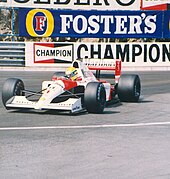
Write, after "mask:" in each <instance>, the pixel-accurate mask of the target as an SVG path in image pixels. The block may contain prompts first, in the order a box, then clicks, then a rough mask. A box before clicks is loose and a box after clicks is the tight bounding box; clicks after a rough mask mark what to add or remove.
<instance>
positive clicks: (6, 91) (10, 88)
mask: <svg viewBox="0 0 170 179" xmlns="http://www.w3.org/2000/svg"><path fill="white" fill-rule="evenodd" d="M22 90H24V83H23V81H22V80H20V79H17V78H9V79H7V80H6V81H5V83H4V85H3V88H2V102H3V104H4V106H6V102H7V101H8V100H9V99H10V98H12V97H13V96H16V95H17V96H23V95H24V93H23V92H22Z"/></svg>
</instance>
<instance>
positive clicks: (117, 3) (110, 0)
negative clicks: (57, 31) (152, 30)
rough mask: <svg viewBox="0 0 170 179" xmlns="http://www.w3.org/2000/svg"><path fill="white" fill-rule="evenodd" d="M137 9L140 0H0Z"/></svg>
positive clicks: (4, 2) (4, 1)
mask: <svg viewBox="0 0 170 179" xmlns="http://www.w3.org/2000/svg"><path fill="white" fill-rule="evenodd" d="M2 6H6V7H29V8H53V9H75V10H77V9H86V10H92V9H95V10H139V9H140V0H1V1H0V7H2Z"/></svg>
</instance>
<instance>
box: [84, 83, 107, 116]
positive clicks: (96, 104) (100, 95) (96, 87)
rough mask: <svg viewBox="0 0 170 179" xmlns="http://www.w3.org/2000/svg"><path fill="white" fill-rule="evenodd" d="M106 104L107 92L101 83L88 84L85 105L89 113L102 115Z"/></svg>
mask: <svg viewBox="0 0 170 179" xmlns="http://www.w3.org/2000/svg"><path fill="white" fill-rule="evenodd" d="M105 103H106V91H105V88H104V85H103V84H102V83H100V82H90V83H88V84H87V86H86V89H85V93H84V105H85V108H86V109H87V111H88V112H89V113H102V112H103V110H104V107H105Z"/></svg>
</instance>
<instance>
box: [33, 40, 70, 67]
mask: <svg viewBox="0 0 170 179" xmlns="http://www.w3.org/2000/svg"><path fill="white" fill-rule="evenodd" d="M72 48H73V45H72V44H67V43H66V44H60V43H57V44H56V43H55V44H54V43H34V51H33V53H34V63H35V64H36V63H38V64H43V63H46V64H47V63H53V64H54V63H72V61H73V52H72V51H73V49H72Z"/></svg>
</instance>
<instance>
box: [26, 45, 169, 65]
mask: <svg viewBox="0 0 170 179" xmlns="http://www.w3.org/2000/svg"><path fill="white" fill-rule="evenodd" d="M65 47H66V48H65ZM53 59H55V60H53ZM66 59H67V60H66ZM74 59H85V61H86V62H87V61H88V59H94V60H95V59H103V60H108V59H121V60H122V65H123V67H170V43H51V42H50V43H41V42H39V43H33V42H27V43H26V66H45V67H47V66H50V67H61V66H62V67H63V66H68V65H70V63H71V62H72V61H73V60H74Z"/></svg>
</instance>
